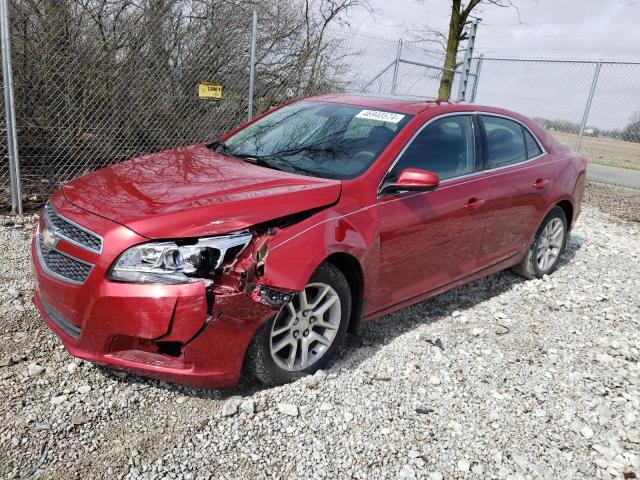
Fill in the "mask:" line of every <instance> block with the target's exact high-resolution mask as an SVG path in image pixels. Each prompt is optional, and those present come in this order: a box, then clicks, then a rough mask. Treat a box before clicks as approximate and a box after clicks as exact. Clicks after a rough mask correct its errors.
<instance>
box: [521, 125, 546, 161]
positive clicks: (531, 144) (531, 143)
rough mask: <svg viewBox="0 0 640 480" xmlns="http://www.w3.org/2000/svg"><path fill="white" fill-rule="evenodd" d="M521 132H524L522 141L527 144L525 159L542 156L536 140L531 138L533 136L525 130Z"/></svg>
mask: <svg viewBox="0 0 640 480" xmlns="http://www.w3.org/2000/svg"><path fill="white" fill-rule="evenodd" d="M522 130H523V131H524V141H525V143H526V144H527V158H535V157H537V156H538V155H542V149H541V148H540V145H538V142H536V139H535V138H533V135H531V132H529V130H527V129H526V128H523V129H522Z"/></svg>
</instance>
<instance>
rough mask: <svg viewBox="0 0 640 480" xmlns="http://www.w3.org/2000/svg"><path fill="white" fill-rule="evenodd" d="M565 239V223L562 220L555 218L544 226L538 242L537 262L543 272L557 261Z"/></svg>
mask: <svg viewBox="0 0 640 480" xmlns="http://www.w3.org/2000/svg"><path fill="white" fill-rule="evenodd" d="M563 241H564V225H563V223H562V220H560V219H559V218H554V219H552V220H551V221H550V222H549V223H547V225H546V226H545V227H544V230H543V231H542V234H541V235H540V240H539V242H538V249H537V251H536V262H537V263H538V268H539V269H540V270H541V271H542V272H546V271H548V270H550V269H551V267H553V265H554V264H555V263H556V261H557V260H558V257H559V256H560V251H561V250H562V242H563Z"/></svg>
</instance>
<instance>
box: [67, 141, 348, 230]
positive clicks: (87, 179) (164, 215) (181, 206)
mask: <svg viewBox="0 0 640 480" xmlns="http://www.w3.org/2000/svg"><path fill="white" fill-rule="evenodd" d="M341 186H342V184H341V182H340V181H339V180H327V179H322V178H314V177H308V176H304V175H296V174H291V173H286V172H281V171H277V170H272V169H268V168H264V167H260V166H257V165H253V164H250V163H248V162H243V161H242V160H238V159H233V158H229V157H225V156H223V155H220V154H218V153H215V152H212V151H211V150H209V149H208V148H207V147H206V146H205V145H193V146H189V147H180V148H176V149H174V150H168V151H165V152H159V153H154V154H150V155H145V156H143V157H140V158H136V159H133V160H129V161H126V162H122V163H118V164H115V165H112V166H110V167H107V168H103V169H101V170H98V171H96V172H93V173H91V174H89V175H85V176H83V177H80V178H77V179H76V180H73V181H71V182H69V183H67V184H66V185H65V186H64V187H63V193H64V195H65V197H66V198H67V200H69V201H70V202H71V203H73V204H75V205H77V206H78V207H80V208H83V209H85V210H88V211H90V212H92V213H95V214H97V215H100V216H102V217H105V218H108V219H110V220H113V221H115V222H117V223H120V224H122V225H125V226H127V227H128V228H130V229H131V230H133V231H135V232H136V233H138V234H140V235H143V236H146V237H149V238H177V237H197V236H203V235H215V234H220V233H228V232H231V231H234V230H239V229H242V228H246V227H249V226H251V225H256V224H259V223H262V222H266V221H268V220H272V219H275V218H280V217H284V216H287V215H290V214H293V213H297V212H302V211H305V210H310V209H315V208H320V207H324V206H326V205H330V204H332V203H335V202H336V201H337V200H338V198H339V197H340V190H341Z"/></svg>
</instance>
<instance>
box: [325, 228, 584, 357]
mask: <svg viewBox="0 0 640 480" xmlns="http://www.w3.org/2000/svg"><path fill="white" fill-rule="evenodd" d="M583 243H584V239H583V238H581V237H580V236H578V235H571V237H570V238H569V241H568V243H567V247H566V249H565V251H564V252H563V254H562V256H561V257H560V259H559V260H558V270H557V273H561V272H562V269H563V268H564V266H565V265H567V264H569V263H570V262H571V261H572V260H573V258H574V256H575V254H576V252H577V251H578V250H579V249H580V248H581V246H582V245H583ZM557 273H556V274H557ZM528 281H530V280H526V279H524V278H522V277H520V276H518V275H516V274H514V273H512V272H511V271H510V270H503V271H500V272H498V273H494V274H492V275H489V276H487V277H484V278H481V279H479V280H476V281H474V282H471V283H468V284H465V285H462V286H460V287H457V288H454V289H452V290H449V291H447V292H445V293H442V294H440V295H436V296H434V297H432V298H429V299H427V300H424V301H422V302H419V303H416V304H415V305H411V306H409V307H406V308H403V309H401V310H398V311H397V312H394V313H391V314H389V315H385V316H383V317H380V318H378V319H375V320H373V321H371V322H367V323H366V324H365V325H364V326H363V328H362V332H361V335H360V336H358V337H354V336H352V337H350V338H349V340H348V342H347V344H346V348H343V349H342V351H341V352H340V354H339V355H338V356H337V357H336V359H335V360H334V361H333V362H332V363H331V364H330V367H329V368H336V367H338V368H341V365H342V366H344V365H345V364H348V365H349V367H348V368H353V367H355V366H357V365H358V364H360V363H362V361H364V360H365V359H366V358H367V357H369V356H371V355H373V354H374V353H375V352H376V351H377V350H378V349H379V348H381V347H383V346H384V345H386V344H388V343H390V342H392V341H393V340H394V339H395V338H397V337H399V336H401V335H403V334H404V333H407V332H410V331H411V330H414V329H416V328H418V327H420V326H422V325H431V324H434V323H436V322H439V321H441V320H444V321H451V320H454V318H453V317H457V316H458V314H457V313H456V312H460V315H463V314H464V311H465V310H467V309H469V308H472V307H474V306H476V305H477V304H480V303H482V302H485V301H487V300H489V299H491V298H493V297H496V296H498V295H500V294H502V293H505V292H507V291H509V290H511V289H512V288H514V287H515V286H516V285H518V284H521V283H524V282H528ZM496 330H497V331H498V332H499V333H497V334H506V333H508V331H509V329H508V327H506V326H503V325H501V324H499V322H497V323H496ZM425 341H427V342H428V343H431V344H432V345H434V346H436V347H439V348H441V349H443V350H444V349H445V348H446V345H444V344H443V343H442V341H441V340H440V339H438V338H436V337H434V338H425ZM362 352H366V354H365V355H363V354H362Z"/></svg>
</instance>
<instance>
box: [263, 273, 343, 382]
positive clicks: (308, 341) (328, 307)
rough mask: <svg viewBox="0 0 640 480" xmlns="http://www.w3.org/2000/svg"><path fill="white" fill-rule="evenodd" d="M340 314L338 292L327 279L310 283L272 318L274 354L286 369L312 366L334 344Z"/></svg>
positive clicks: (278, 363)
mask: <svg viewBox="0 0 640 480" xmlns="http://www.w3.org/2000/svg"><path fill="white" fill-rule="evenodd" d="M341 316H342V309H341V307H340V297H339V296H338V292H336V291H335V289H334V288H333V287H331V286H330V285H327V284H326V283H321V282H315V283H310V284H309V285H307V286H306V287H305V289H304V290H303V291H301V292H300V293H299V294H297V295H296V296H295V297H294V298H293V299H292V300H291V301H290V302H289V303H287V304H286V305H284V306H283V307H282V309H281V310H280V312H279V313H278V316H277V317H276V319H275V321H274V322H273V326H272V328H271V336H270V351H271V357H272V358H273V360H274V361H275V362H276V364H277V365H278V366H279V367H280V368H282V369H284V370H287V371H299V370H304V369H306V368H308V367H310V366H311V365H313V364H314V363H315V362H317V361H318V360H320V358H322V356H323V355H324V354H325V353H326V351H327V350H328V349H329V347H330V346H331V345H332V343H333V341H334V340H335V338H336V335H337V333H338V328H339V327H340V321H341Z"/></svg>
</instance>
